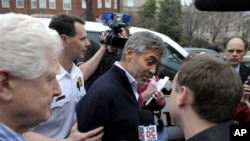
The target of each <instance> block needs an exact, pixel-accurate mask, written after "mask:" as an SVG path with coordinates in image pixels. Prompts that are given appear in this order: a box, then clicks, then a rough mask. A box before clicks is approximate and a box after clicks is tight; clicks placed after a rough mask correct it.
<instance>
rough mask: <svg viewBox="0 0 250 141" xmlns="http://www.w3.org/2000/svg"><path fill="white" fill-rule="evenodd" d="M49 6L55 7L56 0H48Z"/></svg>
mask: <svg viewBox="0 0 250 141" xmlns="http://www.w3.org/2000/svg"><path fill="white" fill-rule="evenodd" d="M49 8H50V9H56V0H49Z"/></svg>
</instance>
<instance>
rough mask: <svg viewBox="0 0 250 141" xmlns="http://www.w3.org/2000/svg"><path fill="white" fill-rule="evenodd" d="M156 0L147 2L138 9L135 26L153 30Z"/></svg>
mask: <svg viewBox="0 0 250 141" xmlns="http://www.w3.org/2000/svg"><path fill="white" fill-rule="evenodd" d="M156 9H157V7H156V0H147V1H146V3H145V4H144V5H143V6H141V7H140V10H139V16H138V20H137V25H140V27H143V28H147V29H153V28H154V26H155V24H154V22H155V19H156V18H155V15H156V13H155V12H156Z"/></svg>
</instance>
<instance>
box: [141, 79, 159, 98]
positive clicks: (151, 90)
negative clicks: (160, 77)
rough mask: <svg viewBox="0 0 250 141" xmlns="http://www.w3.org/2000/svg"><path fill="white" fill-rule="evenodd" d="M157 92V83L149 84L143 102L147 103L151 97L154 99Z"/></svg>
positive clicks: (143, 94)
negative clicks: (153, 96)
mask: <svg viewBox="0 0 250 141" xmlns="http://www.w3.org/2000/svg"><path fill="white" fill-rule="evenodd" d="M155 91H157V87H156V81H154V80H151V81H150V82H149V83H148V85H147V88H146V90H145V91H144V92H143V93H142V99H143V101H147V100H148V99H149V98H150V97H152V95H153V94H154V92H155Z"/></svg>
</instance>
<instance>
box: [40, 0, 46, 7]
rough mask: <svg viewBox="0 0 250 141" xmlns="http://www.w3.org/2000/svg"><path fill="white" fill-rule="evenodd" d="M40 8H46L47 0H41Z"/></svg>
mask: <svg viewBox="0 0 250 141" xmlns="http://www.w3.org/2000/svg"><path fill="white" fill-rule="evenodd" d="M39 8H41V9H44V8H45V9H46V0H39Z"/></svg>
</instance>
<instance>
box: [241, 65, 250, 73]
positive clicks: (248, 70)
mask: <svg viewBox="0 0 250 141" xmlns="http://www.w3.org/2000/svg"><path fill="white" fill-rule="evenodd" d="M240 69H242V70H243V71H247V72H249V73H250V68H248V67H247V66H246V65H244V64H243V63H241V64H240Z"/></svg>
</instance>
